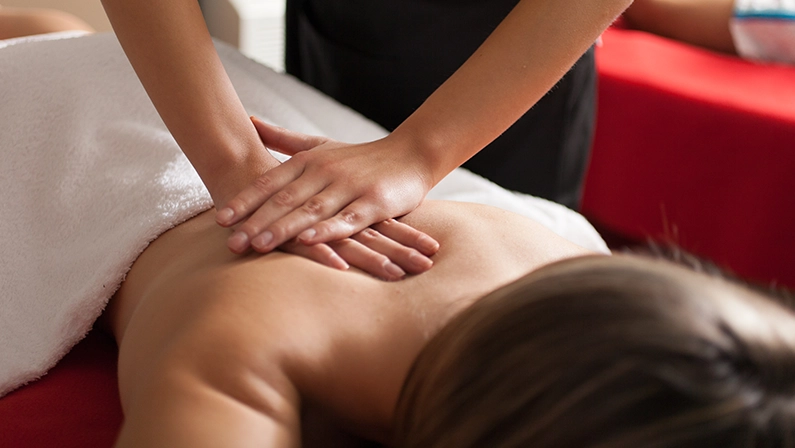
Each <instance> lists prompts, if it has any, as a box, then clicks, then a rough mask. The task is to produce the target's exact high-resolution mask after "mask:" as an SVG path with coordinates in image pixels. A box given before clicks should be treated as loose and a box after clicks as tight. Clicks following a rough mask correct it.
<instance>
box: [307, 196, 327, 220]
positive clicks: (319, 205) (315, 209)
mask: <svg viewBox="0 0 795 448" xmlns="http://www.w3.org/2000/svg"><path fill="white" fill-rule="evenodd" d="M302 209H303V211H304V212H305V213H306V214H308V215H311V216H318V215H321V214H323V211H324V210H325V209H326V201H324V200H323V199H320V198H318V197H313V198H310V199H309V200H308V201H306V202H305V203H304V205H303V207H302Z"/></svg>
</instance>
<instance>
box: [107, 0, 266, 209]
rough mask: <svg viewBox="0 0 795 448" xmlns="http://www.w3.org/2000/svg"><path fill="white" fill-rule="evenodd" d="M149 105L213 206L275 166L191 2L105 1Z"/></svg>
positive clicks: (194, 5) (199, 14) (182, 0)
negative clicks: (190, 166) (151, 105)
mask: <svg viewBox="0 0 795 448" xmlns="http://www.w3.org/2000/svg"><path fill="white" fill-rule="evenodd" d="M103 5H104V7H105V10H106V12H107V14H108V18H109V19H110V21H111V23H112V24H113V28H114V30H115V31H116V34H117V36H118V38H119V41H120V42H121V45H122V47H123V48H124V51H125V53H126V54H127V57H128V58H129V60H130V63H131V64H132V66H133V68H134V69H135V71H136V73H137V74H138V77H139V79H140V80H141V83H142V84H143V86H144V88H145V89H146V91H147V93H148V94H149V97H150V98H151V100H152V103H153V104H154V105H155V107H156V108H157V111H158V112H159V114H160V116H161V118H162V119H163V121H164V123H165V124H166V126H167V127H168V129H169V131H171V133H172V135H173V136H174V138H175V139H176V141H177V143H178V144H179V145H180V147H181V148H182V150H183V151H184V152H185V155H186V156H187V157H188V159H189V160H190V161H191V163H192V164H193V166H194V167H195V168H196V171H197V172H198V173H199V175H200V176H201V178H202V180H203V181H204V183H205V185H206V186H207V189H208V190H209V191H210V194H211V195H212V196H213V199H214V200H215V201H216V203H218V202H219V201H225V200H227V199H229V196H231V195H233V194H235V193H237V191H238V190H240V189H242V188H243V186H245V185H247V184H248V183H249V182H250V181H251V180H252V179H246V178H247V177H249V176H246V175H245V173H244V172H241V170H244V171H246V172H250V173H252V175H254V174H255V173H256V174H261V173H262V172H264V171H265V170H267V169H269V168H271V167H272V166H275V165H276V164H277V163H276V161H275V160H274V159H273V158H272V157H270V156H268V155H267V154H266V153H264V146H263V145H262V143H261V142H260V139H259V137H258V135H257V133H256V130H255V129H254V127H253V125H252V124H251V121H250V120H249V118H248V114H247V113H246V110H245V109H244V107H243V105H242V103H241V102H240V100H239V98H238V97H237V94H236V93H235V90H234V88H233V87H232V83H231V81H230V80H229V77H228V76H227V74H226V71H225V70H224V68H223V65H222V64H221V61H220V59H219V57H218V54H217V53H216V51H215V48H214V46H213V43H212V39H211V38H210V35H209V33H208V31H207V27H206V25H205V24H204V20H203V18H202V15H201V11H200V9H199V6H198V3H197V2H196V1H195V0H169V1H158V0H103Z"/></svg>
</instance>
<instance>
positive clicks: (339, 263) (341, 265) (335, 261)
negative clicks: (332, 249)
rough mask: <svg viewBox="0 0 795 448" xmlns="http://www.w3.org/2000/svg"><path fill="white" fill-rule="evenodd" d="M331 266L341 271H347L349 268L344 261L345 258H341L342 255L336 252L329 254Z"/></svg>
mask: <svg viewBox="0 0 795 448" xmlns="http://www.w3.org/2000/svg"><path fill="white" fill-rule="evenodd" d="M331 267H333V268H335V269H339V270H341V271H347V270H348V268H350V266H349V265H348V263H346V262H345V260H343V259H342V257H340V256H339V255H337V254H332V255H331Z"/></svg>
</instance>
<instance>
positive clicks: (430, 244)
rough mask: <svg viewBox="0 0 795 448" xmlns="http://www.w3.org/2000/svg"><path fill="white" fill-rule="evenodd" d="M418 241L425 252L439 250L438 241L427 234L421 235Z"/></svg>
mask: <svg viewBox="0 0 795 448" xmlns="http://www.w3.org/2000/svg"><path fill="white" fill-rule="evenodd" d="M418 243H419V245H420V246H421V247H422V248H423V250H424V251H425V252H428V253H432V254H434V253H436V251H438V250H439V243H438V242H437V241H436V240H434V239H433V238H431V237H429V236H426V235H423V236H421V237H420V238H419V241H418Z"/></svg>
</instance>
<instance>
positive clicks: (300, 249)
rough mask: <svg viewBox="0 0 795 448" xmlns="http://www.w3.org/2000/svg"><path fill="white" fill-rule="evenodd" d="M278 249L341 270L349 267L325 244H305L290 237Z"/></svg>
mask: <svg viewBox="0 0 795 448" xmlns="http://www.w3.org/2000/svg"><path fill="white" fill-rule="evenodd" d="M279 249H281V250H283V251H285V252H287V253H291V254H294V255H298V256H301V257H304V258H307V259H309V260H312V261H316V262H318V263H320V264H322V265H325V266H328V267H330V268H334V269H339V270H341V271H345V270H347V269H348V268H349V267H350V266H349V265H348V263H346V262H345V260H343V259H342V257H340V256H339V255H338V254H337V253H336V252H334V249H332V248H331V247H329V246H328V245H327V244H314V245H312V246H307V245H305V244H301V243H299V242H297V241H296V240H295V239H292V240H290V241H288V242H286V243H284V244H282V245H281V246H279Z"/></svg>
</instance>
